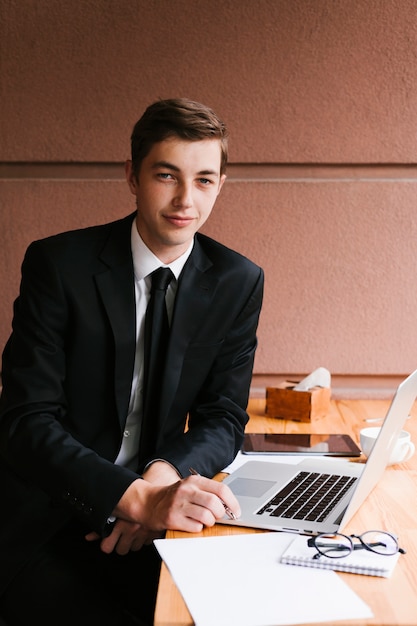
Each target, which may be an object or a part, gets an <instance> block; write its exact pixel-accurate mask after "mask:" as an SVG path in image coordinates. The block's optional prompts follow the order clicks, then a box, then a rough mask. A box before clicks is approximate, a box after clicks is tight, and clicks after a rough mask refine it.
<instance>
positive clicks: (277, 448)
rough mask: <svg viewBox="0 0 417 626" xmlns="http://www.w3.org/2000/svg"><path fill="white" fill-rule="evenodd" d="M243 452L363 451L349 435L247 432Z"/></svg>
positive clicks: (334, 453)
mask: <svg viewBox="0 0 417 626" xmlns="http://www.w3.org/2000/svg"><path fill="white" fill-rule="evenodd" d="M242 453H243V454H304V455H306V456H307V455H311V454H313V455H314V454H316V455H321V456H360V454H361V451H360V448H358V446H357V445H356V443H355V442H354V441H353V439H352V438H351V437H350V436H349V435H339V434H336V435H322V434H318V435H317V434H303V433H288V434H286V433H274V434H270V433H268V434H264V433H246V434H245V438H244V442H243V446H242Z"/></svg>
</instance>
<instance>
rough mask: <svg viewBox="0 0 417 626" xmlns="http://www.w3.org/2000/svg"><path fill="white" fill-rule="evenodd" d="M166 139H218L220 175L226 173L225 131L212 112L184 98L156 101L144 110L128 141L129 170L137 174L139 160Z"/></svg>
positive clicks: (220, 121) (226, 147)
mask: <svg viewBox="0 0 417 626" xmlns="http://www.w3.org/2000/svg"><path fill="white" fill-rule="evenodd" d="M169 137H179V138H180V139H186V140H188V141H199V140H201V139H219V140H220V143H221V163H220V173H221V174H224V173H225V170H226V164H227V157H228V146H227V137H228V131H227V128H226V125H225V124H224V122H222V120H221V119H220V118H219V117H218V116H217V115H216V114H215V113H214V111H213V110H212V109H210V108H209V107H207V106H205V105H204V104H200V103H199V102H194V101H193V100H187V99H185V98H171V99H169V100H158V101H157V102H154V103H153V104H151V105H150V106H148V108H147V109H146V110H145V112H144V114H143V115H142V117H141V118H140V120H138V121H137V122H136V124H135V126H134V127H133V131H132V135H131V137H130V142H131V154H132V169H133V173H134V174H135V176H137V175H138V173H139V169H140V164H141V162H142V160H143V159H144V158H145V157H146V156H147V154H149V152H150V150H151V148H152V146H153V145H154V144H155V143H159V142H160V141H164V140H165V139H168V138H169Z"/></svg>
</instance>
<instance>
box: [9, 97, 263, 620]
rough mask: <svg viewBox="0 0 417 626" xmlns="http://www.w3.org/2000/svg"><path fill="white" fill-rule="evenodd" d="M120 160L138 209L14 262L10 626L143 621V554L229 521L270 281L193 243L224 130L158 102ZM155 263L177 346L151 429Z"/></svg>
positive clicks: (151, 588)
mask: <svg viewBox="0 0 417 626" xmlns="http://www.w3.org/2000/svg"><path fill="white" fill-rule="evenodd" d="M131 147H132V155H131V157H132V158H131V160H130V161H128V162H127V163H126V177H127V182H128V185H129V188H130V190H131V192H132V194H133V195H134V196H135V198H136V212H135V213H134V214H133V215H129V216H128V217H125V218H124V219H120V220H118V221H116V222H113V223H110V224H105V225H100V226H93V227H91V228H86V229H82V230H76V231H72V232H66V233H62V234H59V235H55V236H52V237H49V238H46V239H44V240H41V241H37V242H34V243H32V244H31V245H30V246H29V248H28V250H27V252H26V255H25V259H24V262H23V265H22V281H21V288H20V294H19V297H18V298H17V300H16V302H15V306H14V318H13V332H12V334H11V337H10V339H9V341H8V343H7V345H6V347H5V350H4V353H3V370H2V376H3V391H2V396H1V400H0V490H1V502H2V515H1V520H2V521H1V533H0V554H1V561H2V567H1V578H0V593H1V594H2V596H1V600H0V613H1V614H2V615H3V616H4V617H5V618H6V621H7V622H8V623H9V624H10V625H11V626H14V625H17V626H28V624H29V623H37V622H39V623H42V624H43V626H52V625H53V626H65V625H67V624H68V625H70V624H71V625H77V626H84V625H87V624H88V625H89V626H91V625H96V624H97V625H100V626H107V625H108V626H118V625H119V624H120V625H130V624H151V623H152V621H153V610H154V602H155V595H156V589H157V582H158V576H159V568H160V560H159V557H158V556H157V553H156V550H155V548H154V546H153V544H152V540H153V539H154V538H156V537H161V536H163V533H164V531H165V530H166V529H179V530H183V531H189V532H199V531H200V530H201V529H202V528H203V527H204V526H211V525H213V524H214V523H215V522H216V520H218V519H220V518H221V517H223V515H224V513H225V511H224V504H225V505H227V506H228V507H229V508H230V509H231V511H232V512H233V514H235V515H237V516H238V515H239V513H240V511H239V504H238V502H237V500H236V498H235V496H234V495H233V493H232V492H231V491H230V489H229V488H228V487H226V486H225V485H222V484H221V483H219V482H217V481H215V480H212V478H211V477H212V476H214V475H215V474H216V473H217V472H218V471H220V470H221V469H222V468H223V467H225V466H226V465H227V464H229V463H230V462H231V461H232V460H233V458H234V456H235V455H236V453H237V452H238V450H239V449H240V446H241V443H242V439H243V433H244V428H245V424H246V423H247V419H248V416H247V413H246V406H247V401H248V395H249V387H250V381H251V376H252V368H253V360H254V354H255V349H256V329H257V325H258V319H259V314H260V310H261V303H262V293H263V281H264V277H263V272H262V269H261V268H259V267H258V266H256V265H255V264H254V263H252V262H251V261H249V260H248V259H246V258H245V257H243V256H242V255H240V254H238V253H236V252H234V251H232V250H230V249H228V248H226V247H224V246H223V245H221V244H220V243H218V242H215V241H214V240H212V239H210V238H208V237H206V236H203V235H202V234H200V233H198V232H197V231H198V230H199V229H200V228H201V226H202V225H203V224H204V222H205V221H206V219H207V218H208V217H209V215H210V213H211V210H212V208H213V205H214V203H215V201H216V198H217V196H218V194H219V192H220V190H221V188H222V185H223V183H224V180H225V178H226V175H225V168H226V162H227V131H226V128H225V125H224V124H223V122H222V121H221V120H220V119H219V118H218V117H217V115H216V114H215V113H214V112H213V111H212V110H211V109H209V108H207V107H205V106H203V105H201V104H199V103H196V102H193V101H189V100H185V99H173V100H162V101H158V102H156V103H154V104H152V105H150V106H149V107H148V108H147V109H146V111H145V113H144V114H143V116H142V117H141V119H140V120H139V121H138V122H137V123H136V125H135V127H134V129H133V132H132V137H131ZM159 266H164V267H167V266H168V267H170V269H171V271H172V273H173V279H172V281H171V283H170V285H169V287H168V290H167V294H166V306H167V310H168V317H169V318H170V334H169V343H168V347H167V352H166V358H165V367H164V369H163V370H161V371H160V372H159V374H158V385H159V389H160V393H159V395H160V401H159V405H158V408H157V410H155V412H154V414H153V415H152V417H151V419H150V418H148V417H147V418H146V420H148V422H147V423H146V424H144V423H143V422H144V421H145V420H144V414H143V411H142V408H143V402H142V395H143V376H144V371H143V369H144V368H143V360H144V359H143V354H144V352H143V350H144V317H145V312H146V306H147V302H148V300H149V291H150V274H151V273H152V272H153V271H154V270H156V269H157V268H158V267H159ZM155 409H156V407H155ZM145 426H146V428H147V431H149V432H150V433H151V435H152V436H153V440H152V441H153V443H152V444H151V446H150V447H149V445H147V446H146V447H145V446H144V445H142V444H143V441H141V432H144V430H145ZM192 467H193V468H196V470H197V471H198V473H199V474H200V476H190V475H189V474H190V468H192ZM223 503H224V504H223Z"/></svg>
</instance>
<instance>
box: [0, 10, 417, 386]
mask: <svg viewBox="0 0 417 626" xmlns="http://www.w3.org/2000/svg"><path fill="white" fill-rule="evenodd" d="M416 56H417V3H416V2H415V0H402V1H401V2H400V3H399V2H398V1H397V0H279V1H278V0H257V2H254V1H253V0H210V2H207V1H205V0H136V1H135V0H118V1H117V2H115V1H114V2H113V1H112V0H95V1H94V0H90V1H89V2H85V1H83V0H75V1H74V2H71V3H62V2H61V0H39V1H38V2H36V3H33V2H31V1H30V0H14V1H13V0H8V2H3V3H2V6H1V15H0V57H1V59H2V62H1V63H2V64H1V85H0V87H1V94H0V95H1V97H0V100H1V104H0V106H1V110H0V123H1V143H0V194H1V206H0V287H1V291H2V294H3V296H2V299H1V300H0V349H1V348H2V347H3V345H4V343H5V341H6V339H7V336H8V334H9V332H10V322H11V314H12V302H13V299H14V297H15V296H16V294H17V289H18V281H19V271H20V263H21V260H22V256H23V253H24V250H25V248H26V246H27V245H28V243H29V242H30V241H31V240H33V239H35V238H38V237H41V236H44V235H48V234H50V233H54V232H58V231H60V230H63V229H67V228H76V227H78V226H84V225H89V224H91V223H96V222H97V223H98V222H103V221H106V220H110V219H116V218H118V217H121V216H123V215H125V214H126V213H128V212H130V211H131V210H133V208H134V207H133V198H132V196H130V194H129V193H128V190H127V188H126V186H125V184H124V182H123V168H122V162H123V160H124V159H125V158H127V157H128V156H129V135H130V131H131V128H132V126H133V123H134V122H135V121H136V119H137V118H138V117H139V116H140V114H141V113H142V111H143V109H144V108H145V107H146V106H147V105H148V104H149V103H151V102H152V101H153V100H155V99H157V98H159V97H175V96H185V97H190V98H193V99H196V100H201V101H203V102H205V103H207V104H209V105H211V106H212V107H213V108H214V109H215V110H216V111H217V112H218V113H219V114H221V115H222V116H223V117H224V119H225V120H226V122H228V125H229V127H230V132H231V142H230V148H231V149H230V160H231V165H230V167H229V171H228V174H229V178H228V181H227V182H226V186H225V187H224V191H223V192H222V195H221V197H220V198H219V201H218V204H217V207H216V209H215V212H214V213H213V215H212V217H211V220H210V221H209V223H208V224H207V225H206V227H205V232H207V233H208V234H210V235H212V236H215V237H216V238H218V239H219V240H221V241H223V242H224V243H226V244H227V245H231V246H232V247H234V248H236V249H237V250H239V251H241V252H242V253H244V254H246V255H248V256H250V257H251V258H253V259H254V260H255V261H256V262H258V263H260V264H261V265H262V266H263V267H264V269H265V272H266V291H265V304H264V308H263V312H262V317H261V323H260V328H259V350H258V353H257V357H256V363H255V373H256V375H257V377H258V378H259V380H265V379H266V378H265V377H268V376H269V377H272V378H273V377H277V376H278V377H279V376H286V375H287V374H288V375H291V374H294V373H300V374H302V373H307V372H309V371H311V370H312V369H314V368H315V367H318V366H320V365H323V366H325V367H328V368H329V369H330V371H331V372H332V374H334V375H340V376H343V375H347V376H353V377H359V378H360V377H361V376H375V377H376V378H378V377H379V378H380V379H381V380H382V379H384V380H385V378H384V377H386V376H393V377H395V376H402V375H404V374H406V373H408V372H409V371H411V370H412V369H415V368H416V367H417V328H416V324H415V317H416V311H417V290H416V289H415V288H414V287H415V274H416V268H417V246H416V241H417V239H416V236H417V219H416V217H415V214H416V210H415V199H416V191H417V185H416V183H417V159H416V154H417V106H416V102H417V74H416Z"/></svg>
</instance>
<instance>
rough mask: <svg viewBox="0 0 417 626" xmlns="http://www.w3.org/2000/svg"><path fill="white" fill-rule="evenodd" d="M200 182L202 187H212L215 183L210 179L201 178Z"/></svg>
mask: <svg viewBox="0 0 417 626" xmlns="http://www.w3.org/2000/svg"><path fill="white" fill-rule="evenodd" d="M198 182H199V183H201V184H202V185H211V184H212V182H213V181H211V180H210V179H209V178H199V179H198Z"/></svg>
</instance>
